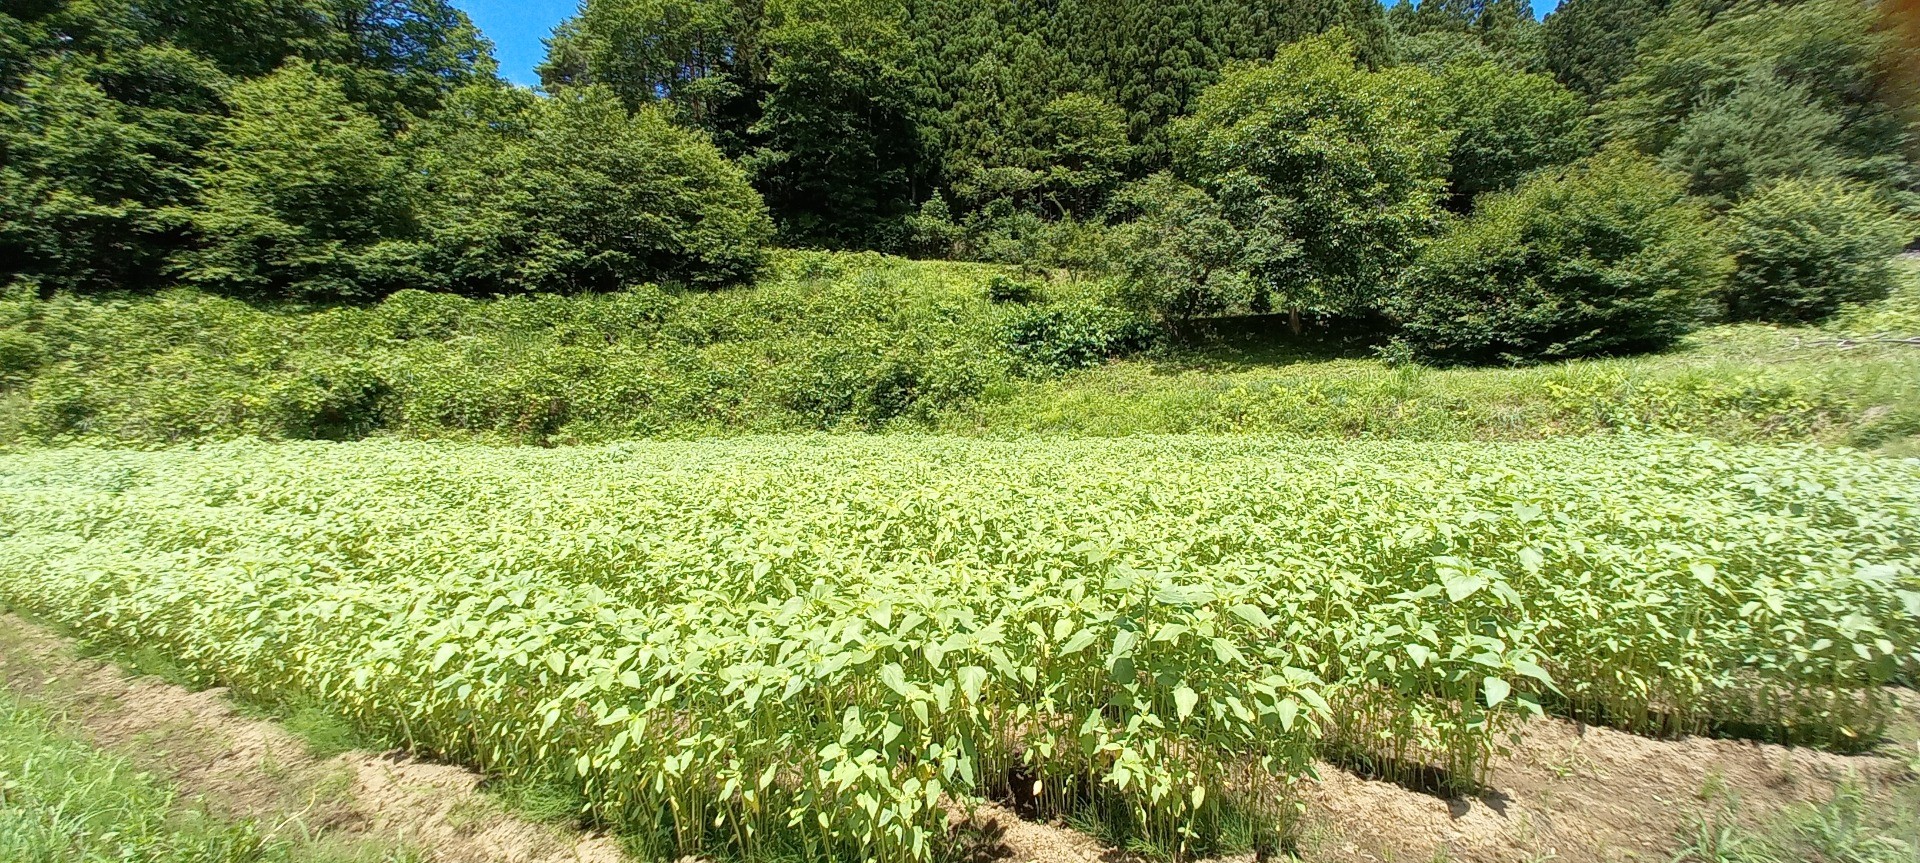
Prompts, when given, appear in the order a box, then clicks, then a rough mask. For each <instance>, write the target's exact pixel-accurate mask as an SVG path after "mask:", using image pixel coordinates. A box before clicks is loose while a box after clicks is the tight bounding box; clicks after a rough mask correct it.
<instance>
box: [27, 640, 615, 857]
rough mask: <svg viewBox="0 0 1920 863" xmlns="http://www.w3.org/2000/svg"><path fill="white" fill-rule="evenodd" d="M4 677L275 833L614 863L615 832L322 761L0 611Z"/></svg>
mask: <svg viewBox="0 0 1920 863" xmlns="http://www.w3.org/2000/svg"><path fill="white" fill-rule="evenodd" d="M0 685H3V686H5V687H7V688H9V689H12V690H13V691H15V692H17V693H19V694H21V695H23V696H26V697H30V698H32V699H33V700H35V701H36V702H38V703H40V704H42V705H43V706H46V707H49V708H51V709H54V710H56V711H59V712H61V713H63V714H65V715H66V716H67V717H68V718H69V719H70V720H72V721H73V722H74V723H76V724H77V726H78V728H79V730H80V731H82V732H83V733H84V734H85V735H86V736H87V737H88V738H89V739H90V740H91V741H92V742H93V743H95V744H96V745H98V746H100V747H101V748H103V749H107V750H110V751H113V752H116V753H119V754H121V755H124V756H127V757H129V758H131V759H133V760H134V762H135V763H137V764H140V765H141V766H142V767H144V768H146V769H150V770H154V771H156V772H158V773H159V774H161V775H163V776H166V777H167V778H169V779H171V780H172V781H173V782H174V783H176V784H177V785H178V786H179V787H180V788H181V789H182V791H183V793H184V794H185V795H186V796H190V797H195V798H198V800H199V801H200V802H202V803H204V804H205V805H206V806H207V808H208V809H209V810H211V811H213V812H216V813H219V814H223V815H228V816H232V817H238V818H245V819H251V820H255V821H257V822H258V823H259V824H261V825H262V826H263V827H264V828H267V829H268V830H270V831H274V832H276V833H278V834H279V835H287V836H299V837H314V836H325V837H327V838H329V839H332V840H336V841H339V842H341V843H343V844H348V845H353V846H358V847H371V848H377V849H407V850H411V851H414V852H417V853H419V854H421V855H422V856H423V857H424V858H425V859H426V860H429V861H432V863H623V861H625V860H626V857H625V855H624V854H623V853H622V852H621V851H620V848H619V846H618V845H617V844H616V843H614V842H613V840H611V839H608V838H605V837H598V836H586V835H581V834H577V833H570V832H569V831H565V830H562V829H559V828H556V827H551V826H547V825H544V824H536V823H532V822H529V821H525V820H522V819H519V818H516V817H514V816H512V815H510V814H508V813H506V812H505V811H503V810H502V809H501V808H500V807H499V805H498V804H496V803H494V802H493V801H491V800H489V799H488V798H486V797H485V796H483V795H481V794H480V793H479V790H478V786H479V782H480V777H479V776H478V775H476V774H474V773H472V772H469V771H466V770H462V769H460V768H457V767H449V766H447V765H443V764H432V763H428V762H424V761H419V760H416V759H413V758H409V757H406V756H404V755H400V754H397V753H396V754H385V755H378V754H372V753H366V752H349V753H345V754H342V755H338V756H334V757H332V758H317V757H315V756H314V755H313V754H312V752H311V751H310V750H309V748H308V747H307V745H306V744H305V743H304V742H303V741H301V740H300V739H299V738H297V737H294V736H293V735H292V734H290V733H288V732H287V731H286V730H285V729H283V728H281V727H279V726H277V725H275V724H273V723H271V722H265V721H261V720H258V719H252V718H249V717H246V716H242V715H240V714H238V713H236V712H235V711H234V709H233V705H232V704H231V703H230V702H229V701H228V700H227V699H226V698H225V697H224V695H223V693H222V691H221V690H218V689H211V690H206V691H202V692H193V691H190V690H188V689H185V688H183V687H180V686H175V685H173V684H169V683H165V682H163V681H161V680H159V679H157V678H152V677H132V676H130V675H128V674H126V673H125V672H123V671H121V670H120V669H119V668H117V667H115V666H112V665H109V664H106V663H102V662H97V661H93V660H88V659H82V658H80V657H78V656H77V655H76V654H75V652H74V649H73V647H72V645H71V644H69V643H68V642H67V641H66V640H64V639H61V638H59V637H57V636H54V635H52V634H51V633H49V632H47V631H46V630H44V629H41V628H39V627H36V626H33V625H31V624H28V623H26V622H25V621H22V620H21V619H20V618H18V617H14V616H12V615H5V614H0Z"/></svg>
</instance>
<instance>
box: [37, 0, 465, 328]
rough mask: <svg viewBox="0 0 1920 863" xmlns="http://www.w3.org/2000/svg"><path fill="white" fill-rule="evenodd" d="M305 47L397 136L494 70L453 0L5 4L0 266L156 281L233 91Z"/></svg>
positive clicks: (75, 284) (79, 283) (175, 243)
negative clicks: (461, 86)
mask: <svg viewBox="0 0 1920 863" xmlns="http://www.w3.org/2000/svg"><path fill="white" fill-rule="evenodd" d="M289 58H305V60H306V61H307V62H309V64H310V66H311V67H312V68H313V69H316V70H319V71H320V72H321V73H322V74H324V75H325V76H326V77H328V78H329V79H331V80H333V81H335V82H336V83H338V84H340V85H341V86H340V88H339V89H340V91H341V92H342V93H344V94H345V96H346V98H347V99H348V100H349V101H351V102H354V103H355V104H356V106H357V107H358V108H360V109H366V110H371V111H372V112H373V114H374V116H377V117H379V118H380V119H381V120H382V122H383V123H384V126H385V128H384V130H383V132H382V135H383V136H384V135H390V134H391V133H392V132H394V131H396V130H398V129H399V128H401V127H402V126H404V125H406V123H407V122H408V121H409V119H410V118H412V117H414V116H415V115H417V114H419V113H422V112H425V111H430V110H431V109H432V108H433V107H434V106H435V105H437V104H438V100H439V99H440V98H441V97H442V96H443V95H444V94H445V93H446V92H447V91H448V90H449V89H450V88H452V87H455V86H458V85H459V84H461V83H462V82H464V81H470V80H480V79H488V78H490V77H491V69H492V65H491V59H490V58H489V56H488V53H487V46H486V43H485V42H484V40H481V39H480V38H479V37H478V34H477V33H475V32H474V31H473V29H472V25H471V24H470V23H469V22H468V21H467V20H466V17H465V16H464V15H463V14H461V13H459V12H457V11H455V10H453V9H452V7H450V6H448V5H447V4H446V3H445V2H444V0H221V2H212V0H152V2H137V3H136V2H131V0H103V2H86V3H81V2H73V0H35V2H31V3H27V2H22V3H15V4H12V5H10V6H9V7H8V13H7V14H0V280H6V279H9V278H16V279H23V280H26V281H30V282H33V283H36V284H38V285H39V287H40V289H41V290H42V291H53V290H63V289H71V290H99V289H105V288H127V289H146V288H152V287H156V286H159V285H162V284H164V283H165V282H166V280H167V278H168V274H167V272H166V262H167V261H169V260H170V259H172V258H173V256H175V255H176V254H177V253H179V252H181V251H182V250H183V249H184V248H185V247H186V246H187V244H188V241H189V239H190V237H191V234H192V232H191V231H190V230H189V227H190V225H191V223H192V222H193V220H194V218H193V216H192V215H191V213H190V210H191V209H192V208H193V207H194V206H195V205H196V203H197V200H198V193H197V191H196V189H195V185H196V179H195V178H196V176H197V175H198V174H199V173H200V172H201V171H202V169H203V167H204V162H205V157H206V156H207V149H206V148H207V147H208V145H209V144H210V142H212V140H213V138H212V135H213V132H214V130H216V129H217V128H219V127H220V126H221V125H222V123H223V122H224V115H225V114H226V113H228V111H229V109H230V106H229V105H228V104H227V103H226V95H225V94H226V92H227V91H228V90H229V88H231V87H233V86H234V84H235V82H236V81H247V80H250V79H254V78H258V77H259V76H262V75H265V74H267V73H269V72H271V71H273V70H274V69H276V68H279V67H280V66H281V65H282V64H283V63H285V62H286V61H287V60H289Z"/></svg>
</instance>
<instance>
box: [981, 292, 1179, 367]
mask: <svg viewBox="0 0 1920 863" xmlns="http://www.w3.org/2000/svg"><path fill="white" fill-rule="evenodd" d="M1004 335H1005V341H1006V346H1007V352H1008V353H1010V354H1012V355H1013V357H1014V360H1015V361H1016V362H1018V363H1019V364H1020V366H1021V367H1022V368H1023V369H1025V370H1026V371H1027V373H1028V374H1058V373H1060V372H1068V371H1072V370H1074V369H1082V368H1086V367H1088V366H1092V365H1097V364H1099V363H1100V362H1102V361H1104V360H1109V359H1113V358H1115V357H1121V356H1126V355H1127V354H1131V353H1137V352H1139V351H1143V350H1146V349H1147V348H1149V347H1151V346H1152V345H1153V343H1154V341H1155V340H1156V339H1157V337H1158V335H1159V330H1158V329H1157V328H1156V327H1155V326H1154V325H1153V323H1152V322H1151V321H1147V320H1145V319H1142V318H1140V317H1138V316H1136V315H1134V314H1132V313H1130V312H1127V311H1125V310H1122V309H1116V308H1113V307H1111V306H1101V305H1084V304H1073V305H1055V306H1047V307H1044V308H1037V309H1034V310H1032V311H1030V312H1028V313H1027V314H1024V315H1021V316H1020V317H1017V318H1015V319H1013V320H1012V321H1009V322H1008V323H1007V325H1006V328H1005V330H1004Z"/></svg>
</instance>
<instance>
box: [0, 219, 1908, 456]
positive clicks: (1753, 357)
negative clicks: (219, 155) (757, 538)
mask: <svg viewBox="0 0 1920 863" xmlns="http://www.w3.org/2000/svg"><path fill="white" fill-rule="evenodd" d="M1903 266H1904V267H1905V268H1906V270H1907V272H1908V275H1909V278H1908V279H1907V281H1906V284H1905V286H1904V287H1903V289H1902V291H1901V292H1900V293H1899V294H1898V295H1897V296H1895V297H1894V298H1892V299H1890V300H1888V301H1886V302H1884V303H1881V304H1879V305H1877V306H1875V307H1872V308H1863V309H1855V310H1852V311H1850V312H1849V313H1848V314H1847V315H1846V316H1844V317H1843V318H1842V319H1841V320H1840V321H1839V322H1838V323H1836V324H1834V325H1831V326H1829V327H1825V328H1818V329H1815V328H1802V329H1782V328H1771V327H1757V326H1721V327H1714V328H1709V329H1707V330H1704V331H1702V332H1700V333H1697V334H1696V335H1694V336H1693V337H1692V338H1690V339H1689V340H1688V341H1687V343H1686V344H1685V345H1683V346H1682V347H1681V348H1679V349H1677V350H1674V351H1671V352H1668V353H1665V354H1658V355H1652V356H1642V357H1630V358H1617V359H1603V360H1593V361H1582V362H1570V363H1562V364H1555V365H1545V366H1536V367H1530V368H1457V369H1433V368H1423V367H1418V366H1412V365H1406V364H1395V363H1392V362H1390V361H1388V360H1387V359H1385V358H1383V356H1382V352H1381V351H1380V350H1379V347H1380V344H1379V342H1380V339H1379V337H1377V336H1373V337H1366V336H1344V335H1342V334H1340V333H1339V332H1337V331H1332V330H1321V331H1318V332H1313V333H1309V334H1308V335H1307V336H1306V337H1303V338H1298V339H1291V338H1288V337H1286V336H1285V335H1284V332H1283V330H1282V328H1279V327H1272V326H1264V327H1263V326H1262V325H1261V324H1260V323H1259V322H1252V321H1230V322H1220V323H1218V324H1216V325H1215V326H1213V327H1211V328H1201V329H1202V330H1206V332H1204V333H1203V334H1202V335H1200V336H1198V337H1195V338H1193V339H1190V340H1188V341H1187V342H1185V343H1183V344H1179V345H1167V344H1161V345H1159V346H1157V347H1152V348H1149V349H1146V350H1144V351H1135V350H1134V347H1135V342H1136V341H1137V337H1138V335H1139V333H1140V322H1138V321H1134V320H1131V319H1129V318H1128V317H1127V316H1126V315H1125V314H1124V313H1121V312H1118V311H1116V310H1113V309H1109V308H1105V307H1103V306H1101V305H1099V300H1098V297H1099V295H1100V293H1101V286H1100V285H1098V284H1097V283H1092V282H1085V281H1071V280H1056V281H1054V282H1053V283H1051V284H1049V285H1048V286H1047V288H1046V291H1045V293H1046V296H1045V298H1044V299H1043V300H1042V301H1040V302H1038V303H1034V304H1026V305H1023V304H1017V303H993V302H991V301H990V300H989V299H988V298H987V296H986V294H987V284H988V282H989V280H990V279H992V278H993V277H994V276H996V275H1003V274H1004V273H1005V271H1003V270H1000V269H998V268H994V267H989V266H983V265H967V264H951V263H936V262H912V261H903V260H900V259H894V258H883V257H880V256H876V255H870V254H869V255H830V254H819V253H789V254H786V255H783V256H781V257H780V259H779V261H778V263H777V265H776V267H775V268H774V271H773V272H772V273H771V274H770V275H769V276H768V278H766V279H765V280H763V281H762V283H761V284H759V285H758V286H756V287H753V288H747V289H739V290H734V291H726V292H718V293H706V292H691V293H689V292H676V291H663V290H658V289H653V288H640V289H635V290H632V291H626V292H621V293H617V294H611V295H602V296H589V297H555V296H548V297H538V298H531V297H518V298H510V299H502V300H470V299H464V298H460V297H454V296H449V295H436V294H424V293H418V292H411V293H403V294H400V295H396V296H394V297H392V298H390V299H388V300H386V301H384V302H382V303H380V304H378V305H375V306H370V307H339V308H325V309H314V308H290V307H273V308H262V307H256V306H249V305H247V304H243V303H240V302H236V301H232V300H226V299H221V298H216V297H211V296H208V295H205V294H199V293H193V292H186V291H181V292H173V293H167V294H162V295H160V296H157V297H143V298H62V299H56V300H52V301H39V300H30V299H13V300H7V301H0V390H3V391H4V395H0V441H4V442H7V443H10V444H15V445H21V444H33V443H49V442H61V441H74V440H84V441H95V442H112V443H122V444H126V443H133V444H152V443H170V442H177V441H183V440H194V439H209V438H231V437H241V436H259V437H265V438H270V439H302V438H361V437H372V436H400V437H453V438H465V439H481V440H499V441H505V442H538V443H590V442H599V441H608V440H618V439H627V438H634V437H697V436H708V435H733V434H744V433H778V432H791V431H808V430H819V429H828V430H891V431H940V432H949V433H961V434H981V435H991V436H1001V435H1024V434H1033V433H1059V434H1072V435H1092V436H1110V435H1127V434H1135V433H1149V432H1161V433H1165V432H1211V433H1219V432H1242V431H1246V432H1268V433H1284V434H1295V435H1305V436H1315V437H1326V436H1332V437H1365V438H1404V439H1447V440H1475V439H1493V440H1508V439H1532V438H1540V437H1549V436H1560V435H1575V434H1587V433H1596V432H1613V431H1621V430H1642V431H1645V430H1657V431H1681V432H1690V433H1697V434H1702V435H1707V436H1712V437H1716V438H1721V439H1726V440H1734V441H1765V440H1776V441H1778V440H1813V441H1819V442H1822V443H1829V444H1845V445H1851V446H1858V447H1867V448H1886V449H1888V450H1889V451H1893V452H1901V453H1905V452H1912V451H1914V444H1913V443H1912V441H1913V438H1914V435H1915V434H1916V433H1920V349H1916V348H1915V347H1913V346H1911V345H1905V344H1888V343H1865V344H1859V345H1855V346H1847V345H1844V344H1839V343H1837V340H1838V339H1839V338H1840V337H1842V336H1844V335H1868V334H1893V335H1899V336H1913V335H1916V334H1920V266H1916V265H1913V264H1905V265H1903Z"/></svg>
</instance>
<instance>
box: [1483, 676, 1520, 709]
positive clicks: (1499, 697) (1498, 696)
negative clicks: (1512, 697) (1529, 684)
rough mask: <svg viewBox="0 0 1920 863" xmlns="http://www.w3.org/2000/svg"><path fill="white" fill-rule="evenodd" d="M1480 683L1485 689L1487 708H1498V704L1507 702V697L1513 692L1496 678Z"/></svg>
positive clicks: (1489, 678) (1504, 682)
mask: <svg viewBox="0 0 1920 863" xmlns="http://www.w3.org/2000/svg"><path fill="white" fill-rule="evenodd" d="M1481 683H1482V684H1483V685H1484V686H1485V687H1486V691H1487V706H1488V707H1495V706H1498V705H1499V704H1500V702H1502V701H1505V700H1507V696H1508V695H1509V694H1512V692H1513V687H1512V686H1510V685H1508V684H1507V682H1506V681H1504V680H1501V679H1500V678H1498V677H1487V678H1485V679H1484V680H1482V681H1481Z"/></svg>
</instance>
